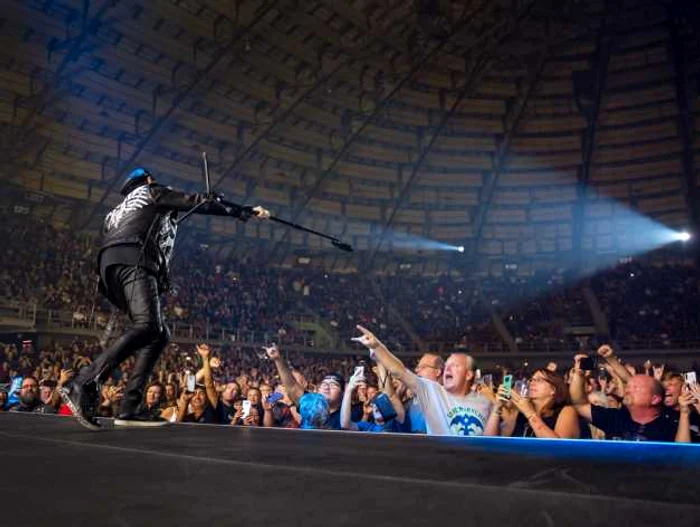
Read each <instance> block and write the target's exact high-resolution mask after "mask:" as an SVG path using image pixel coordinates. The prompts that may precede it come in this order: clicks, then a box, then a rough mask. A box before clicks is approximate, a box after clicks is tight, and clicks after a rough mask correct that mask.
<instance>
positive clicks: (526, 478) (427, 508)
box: [0, 413, 700, 527]
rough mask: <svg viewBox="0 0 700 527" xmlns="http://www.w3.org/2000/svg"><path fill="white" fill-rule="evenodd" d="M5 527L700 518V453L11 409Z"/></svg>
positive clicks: (5, 417) (4, 422)
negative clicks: (99, 428) (97, 418)
mask: <svg viewBox="0 0 700 527" xmlns="http://www.w3.org/2000/svg"><path fill="white" fill-rule="evenodd" d="M0 453H1V454H0V455H1V459H2V468H3V473H2V478H0V497H1V498H0V518H1V523H2V524H3V525H22V526H30V525H51V526H64V525H76V526H81V527H84V526H89V525H98V526H112V525H114V526H132V525H144V526H146V525H148V526H154V525H168V526H175V525H208V526H219V525H245V526H251V525H265V526H271V525H285V526H291V525H300V526H301V525H303V526H315V525H322V526H324V527H329V526H335V525H352V526H354V527H357V526H362V525H372V526H374V525H392V526H398V525H402V526H403V525H425V526H432V525H466V526H482V525H483V526H487V525H488V526H496V527H506V526H530V525H532V526H538V527H539V526H543V527H544V526H552V525H557V526H558V525H562V526H574V527H575V526H586V527H593V526H597V525H600V526H603V525H605V526H608V525H635V527H639V526H643V525H649V526H652V525H653V526H654V527H658V526H662V525H673V526H674V527H682V526H688V527H690V526H694V527H696V526H698V525H700V446H694V445H660V444H641V443H601V442H583V441H550V440H526V439H499V438H477V439H467V440H464V439H462V440H458V439H452V438H429V437H419V436H404V435H401V436H394V435H368V434H358V433H344V432H316V431H308V432H307V431H297V430H276V429H252V428H237V429H234V428H232V427H219V426H205V425H199V426H197V425H190V426H188V425H178V426H172V427H169V428H164V429H151V430H137V429H130V430H111V431H104V432H95V433H91V432H89V431H87V430H84V429H83V428H81V427H80V426H79V425H78V424H77V423H75V422H74V421H73V420H72V419H70V418H64V417H54V416H39V415H36V416H35V415H17V414H5V413H3V414H0Z"/></svg>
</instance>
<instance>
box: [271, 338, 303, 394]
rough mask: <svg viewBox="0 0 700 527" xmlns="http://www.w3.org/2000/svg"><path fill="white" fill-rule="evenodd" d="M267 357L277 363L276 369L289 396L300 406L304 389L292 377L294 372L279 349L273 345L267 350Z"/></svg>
mask: <svg viewBox="0 0 700 527" xmlns="http://www.w3.org/2000/svg"><path fill="white" fill-rule="evenodd" d="M265 352H266V353H267V356H268V357H269V358H270V359H271V360H273V361H274V362H275V367H276V368H277V373H279V376H280V379H281V380H282V384H283V385H284V389H285V390H287V395H288V396H289V398H290V399H291V400H292V401H294V402H295V403H297V404H299V399H301V397H302V396H303V395H304V388H302V386H301V384H299V383H298V382H297V380H296V379H295V378H294V375H292V370H291V368H290V367H289V364H287V361H286V360H284V358H283V357H282V354H281V353H280V350H279V348H278V347H277V346H276V345H275V344H273V345H272V346H270V347H269V348H265Z"/></svg>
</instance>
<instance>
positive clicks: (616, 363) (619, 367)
mask: <svg viewBox="0 0 700 527" xmlns="http://www.w3.org/2000/svg"><path fill="white" fill-rule="evenodd" d="M598 356H599V357H601V358H603V359H604V360H605V362H606V363H608V365H610V368H612V371H613V372H615V374H616V375H617V376H618V377H619V378H620V379H621V380H622V382H624V383H627V381H629V380H630V378H631V377H632V376H631V375H630V372H628V371H627V368H625V366H624V365H623V364H622V363H621V362H620V359H618V358H617V355H615V352H614V351H613V349H612V348H611V347H610V346H609V345H607V344H603V345H602V346H601V347H600V348H598Z"/></svg>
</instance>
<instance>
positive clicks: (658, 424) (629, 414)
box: [569, 355, 678, 442]
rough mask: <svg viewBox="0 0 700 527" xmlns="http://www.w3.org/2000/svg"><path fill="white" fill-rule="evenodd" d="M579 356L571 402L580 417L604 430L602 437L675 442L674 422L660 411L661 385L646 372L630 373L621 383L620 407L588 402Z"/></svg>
mask: <svg viewBox="0 0 700 527" xmlns="http://www.w3.org/2000/svg"><path fill="white" fill-rule="evenodd" d="M580 360H581V357H580V356H578V355H577V356H576V358H575V359H574V369H573V377H572V380H571V385H570V388H569V390H570V395H571V401H572V403H573V404H574V407H575V408H576V411H577V412H578V413H579V415H580V416H581V417H583V418H584V419H586V420H587V421H588V422H590V423H592V424H593V426H595V427H597V428H599V429H600V430H602V431H603V432H605V438H606V439H613V440H615V439H617V440H627V441H667V442H673V441H676V434H677V432H678V424H677V423H674V422H673V420H672V419H670V418H668V416H667V415H665V414H664V412H663V402H664V388H663V386H662V385H661V383H660V382H659V381H657V380H656V379H654V378H653V377H650V376H648V375H633V376H631V377H630V378H629V380H628V381H627V385H626V386H625V395H624V399H623V401H622V408H603V407H602V406H597V405H595V404H589V402H588V399H587V397H586V390H585V375H584V372H583V371H582V370H581V365H580Z"/></svg>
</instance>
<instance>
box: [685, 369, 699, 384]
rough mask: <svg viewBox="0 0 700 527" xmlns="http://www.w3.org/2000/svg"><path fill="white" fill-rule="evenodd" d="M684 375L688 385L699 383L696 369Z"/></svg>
mask: <svg viewBox="0 0 700 527" xmlns="http://www.w3.org/2000/svg"><path fill="white" fill-rule="evenodd" d="M683 377H685V383H686V384H688V385H693V384H697V383H698V379H697V376H696V375H695V372H694V371H689V372H687V373H684V374H683Z"/></svg>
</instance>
